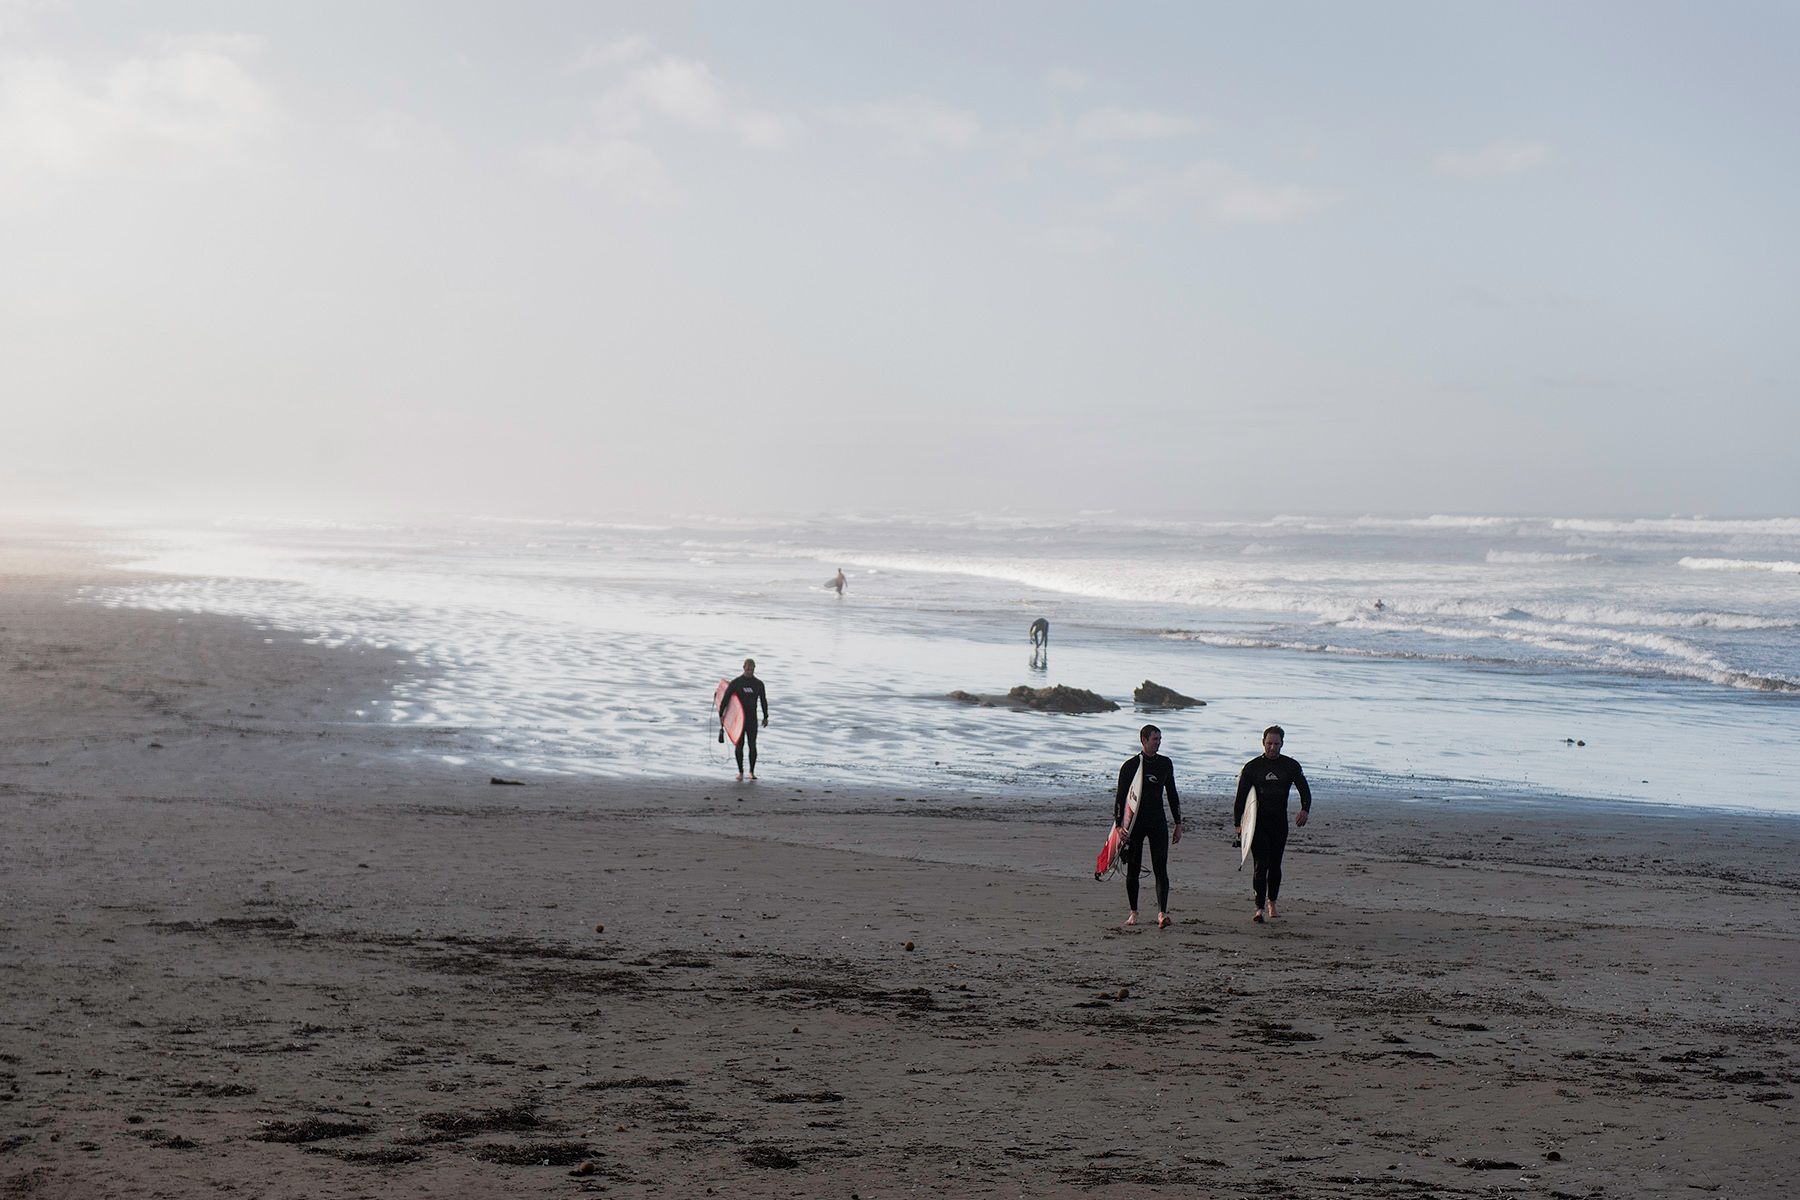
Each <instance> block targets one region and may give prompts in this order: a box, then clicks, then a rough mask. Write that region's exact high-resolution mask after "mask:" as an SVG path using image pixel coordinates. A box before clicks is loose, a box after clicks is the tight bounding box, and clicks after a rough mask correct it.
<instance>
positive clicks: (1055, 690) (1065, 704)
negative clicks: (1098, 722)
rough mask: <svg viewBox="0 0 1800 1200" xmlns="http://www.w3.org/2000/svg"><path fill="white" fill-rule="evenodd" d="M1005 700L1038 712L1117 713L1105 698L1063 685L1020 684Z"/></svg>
mask: <svg viewBox="0 0 1800 1200" xmlns="http://www.w3.org/2000/svg"><path fill="white" fill-rule="evenodd" d="M1006 695H1007V698H1008V699H1010V700H1016V701H1018V702H1019V703H1020V704H1023V705H1024V706H1025V707H1026V708H1030V709H1035V710H1036V711H1038V712H1057V713H1097V712H1118V711H1119V706H1118V705H1116V704H1114V703H1113V702H1112V701H1111V700H1108V699H1107V698H1106V697H1105V696H1100V695H1096V694H1095V693H1093V692H1090V691H1088V690H1087V689H1086V688H1072V687H1068V686H1065V685H1064V684H1060V683H1059V684H1055V685H1054V686H1051V687H1045V688H1034V687H1031V686H1029V685H1027V684H1023V683H1022V684H1020V685H1019V686H1018V687H1016V688H1014V689H1013V690H1012V691H1010V692H1008V693H1006Z"/></svg>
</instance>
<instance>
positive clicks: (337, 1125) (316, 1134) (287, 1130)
mask: <svg viewBox="0 0 1800 1200" xmlns="http://www.w3.org/2000/svg"><path fill="white" fill-rule="evenodd" d="M367 1132H369V1127H368V1126H367V1125H359V1124H357V1123H356V1122H354V1121H321V1120H319V1119H318V1118H317V1117H308V1118H306V1120H304V1121H271V1122H269V1123H268V1124H267V1125H265V1126H263V1128H262V1130H261V1132H258V1133H253V1134H251V1135H250V1140H251V1141H253V1142H287V1143H290V1144H297V1143H300V1142H320V1141H324V1140H325V1139H326V1138H340V1137H358V1136H360V1135H362V1134H365V1133H367Z"/></svg>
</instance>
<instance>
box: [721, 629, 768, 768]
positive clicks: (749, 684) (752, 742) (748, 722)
mask: <svg viewBox="0 0 1800 1200" xmlns="http://www.w3.org/2000/svg"><path fill="white" fill-rule="evenodd" d="M733 700H735V701H737V702H738V704H739V706H740V707H741V708H742V709H743V713H744V735H743V736H742V737H740V738H739V739H738V740H737V742H736V744H735V745H733V746H732V750H733V751H734V752H735V753H736V754H737V769H738V774H737V777H738V778H739V779H740V780H741V779H743V777H744V746H745V745H746V744H748V745H749V747H750V778H752V779H755V778H756V706H757V705H758V704H761V705H762V723H763V728H765V729H767V728H768V727H769V694H768V693H767V692H765V691H764V690H763V682H762V680H760V679H758V678H757V677H756V660H755V659H754V658H746V659H745V660H744V673H743V674H742V675H739V676H738V677H737V678H736V679H734V680H732V681H731V682H730V683H729V684H727V685H725V694H724V696H723V697H721V698H720V700H719V720H720V721H724V720H725V715H726V713H725V710H726V709H727V708H728V707H729V706H730V705H731V702H732V701H733Z"/></svg>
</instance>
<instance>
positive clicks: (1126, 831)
mask: <svg viewBox="0 0 1800 1200" xmlns="http://www.w3.org/2000/svg"><path fill="white" fill-rule="evenodd" d="M1143 795H1144V756H1143V755H1141V754H1140V755H1138V769H1137V778H1135V779H1133V780H1132V781H1131V787H1130V788H1128V789H1127V790H1126V792H1125V821H1124V823H1123V824H1121V825H1115V826H1113V830H1112V832H1111V833H1109V834H1107V835H1106V845H1104V846H1102V847H1100V857H1099V858H1096V859H1095V860H1094V878H1095V879H1107V878H1110V877H1111V876H1113V875H1117V874H1118V873H1119V868H1120V867H1121V866H1123V865H1124V863H1125V850H1126V848H1127V847H1129V846H1130V845H1131V827H1132V825H1133V824H1135V823H1136V822H1137V814H1138V801H1139V800H1140V799H1141V798H1142V797H1143Z"/></svg>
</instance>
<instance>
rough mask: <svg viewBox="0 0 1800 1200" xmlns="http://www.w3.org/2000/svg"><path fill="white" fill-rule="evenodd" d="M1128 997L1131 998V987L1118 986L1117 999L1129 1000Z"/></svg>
mask: <svg viewBox="0 0 1800 1200" xmlns="http://www.w3.org/2000/svg"><path fill="white" fill-rule="evenodd" d="M1130 998H1131V989H1130V988H1120V989H1119V999H1121V1000H1129V999H1130Z"/></svg>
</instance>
